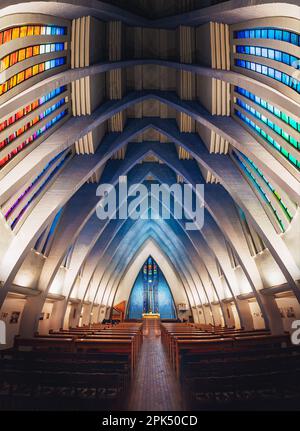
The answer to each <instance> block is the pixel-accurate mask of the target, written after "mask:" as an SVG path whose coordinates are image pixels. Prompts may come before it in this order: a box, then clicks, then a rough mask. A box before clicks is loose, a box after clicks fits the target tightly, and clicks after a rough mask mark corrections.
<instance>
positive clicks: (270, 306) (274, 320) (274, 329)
mask: <svg viewBox="0 0 300 431" xmlns="http://www.w3.org/2000/svg"><path fill="white" fill-rule="evenodd" d="M259 295H260V298H261V301H262V303H263V305H264V307H265V310H266V312H267V316H268V319H269V322H268V326H269V329H270V330H271V333H272V335H281V334H283V333H284V328H283V322H282V318H281V315H280V312H279V308H278V306H277V304H276V301H275V298H274V296H272V295H262V294H259Z"/></svg>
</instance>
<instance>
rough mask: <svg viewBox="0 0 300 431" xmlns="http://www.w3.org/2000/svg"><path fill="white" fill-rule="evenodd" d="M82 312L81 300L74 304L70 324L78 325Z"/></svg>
mask: <svg viewBox="0 0 300 431" xmlns="http://www.w3.org/2000/svg"><path fill="white" fill-rule="evenodd" d="M80 312H81V302H79V303H77V304H72V306H71V311H70V316H69V326H70V327H71V328H75V327H76V326H77V325H78V322H79V319H80Z"/></svg>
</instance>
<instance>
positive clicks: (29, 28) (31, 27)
mask: <svg viewBox="0 0 300 431" xmlns="http://www.w3.org/2000/svg"><path fill="white" fill-rule="evenodd" d="M33 35H34V26H33V25H29V26H28V29H27V36H33Z"/></svg>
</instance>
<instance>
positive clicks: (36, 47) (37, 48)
mask: <svg viewBox="0 0 300 431" xmlns="http://www.w3.org/2000/svg"><path fill="white" fill-rule="evenodd" d="M39 53H40V46H39V45H37V46H34V47H33V55H39Z"/></svg>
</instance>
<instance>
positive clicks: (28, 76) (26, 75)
mask: <svg viewBox="0 0 300 431" xmlns="http://www.w3.org/2000/svg"><path fill="white" fill-rule="evenodd" d="M31 77H32V68H31V67H29V68H28V69H26V70H25V79H29V78H31Z"/></svg>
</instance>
